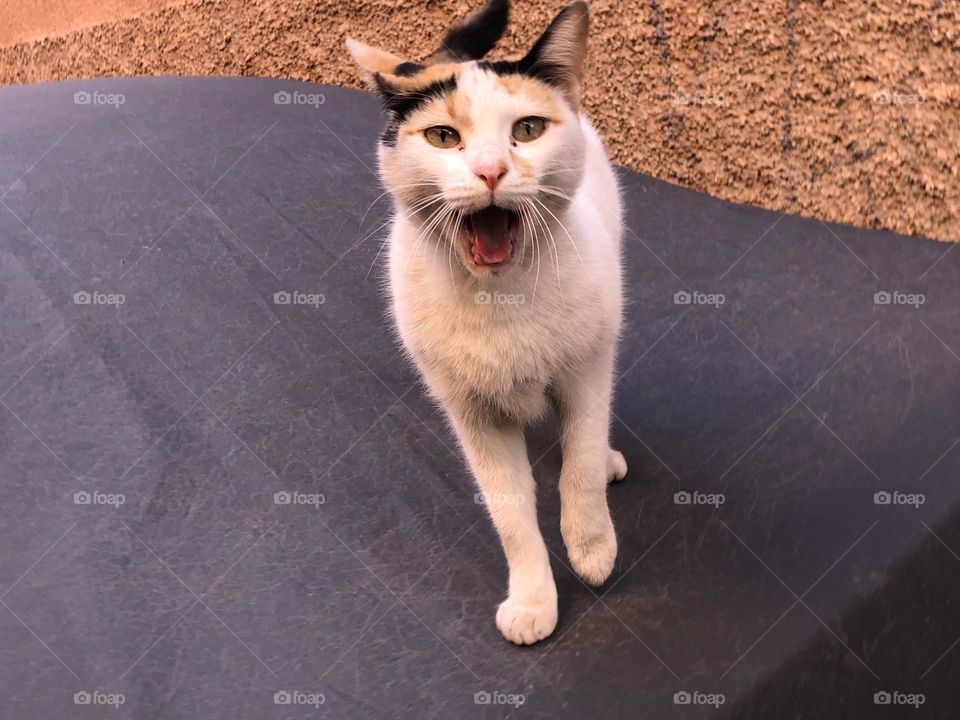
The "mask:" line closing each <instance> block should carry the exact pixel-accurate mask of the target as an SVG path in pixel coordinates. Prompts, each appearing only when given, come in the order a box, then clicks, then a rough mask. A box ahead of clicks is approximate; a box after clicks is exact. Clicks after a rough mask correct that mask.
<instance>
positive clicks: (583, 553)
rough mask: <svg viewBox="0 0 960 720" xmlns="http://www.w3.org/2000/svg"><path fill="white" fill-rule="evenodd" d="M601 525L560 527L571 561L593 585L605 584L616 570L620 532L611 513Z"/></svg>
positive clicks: (575, 568)
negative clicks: (615, 526) (616, 530)
mask: <svg viewBox="0 0 960 720" xmlns="http://www.w3.org/2000/svg"><path fill="white" fill-rule="evenodd" d="M598 524H599V527H592V528H590V529H586V528H583V527H582V526H574V527H575V528H576V529H573V530H569V529H565V528H561V530H562V532H563V542H564V543H565V544H566V546H567V556H568V557H569V558H570V564H571V565H573V569H574V570H576V571H577V575H579V576H580V577H582V578H583V579H584V580H585V581H586V582H588V583H589V584H591V585H594V586H597V585H603V583H604V581H605V580H606V579H607V578H608V577H610V573H611V572H613V563H614V562H615V561H616V559H617V534H616V533H615V532H614V530H613V522H611V520H610V515H609V513H607V514H606V517H605V518H604V520H603V521H600V522H599V523H598Z"/></svg>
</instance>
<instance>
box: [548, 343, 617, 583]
mask: <svg viewBox="0 0 960 720" xmlns="http://www.w3.org/2000/svg"><path fill="white" fill-rule="evenodd" d="M612 384H613V347H612V346H611V347H610V348H609V349H608V350H604V351H603V352H602V353H601V354H599V355H598V356H597V357H596V358H595V359H594V360H593V362H591V363H590V365H589V366H588V367H587V368H585V369H584V368H580V369H578V371H577V372H574V373H570V374H569V375H568V376H566V377H564V378H563V379H562V380H561V382H560V383H559V384H558V387H557V390H558V391H559V392H558V396H559V398H558V399H559V401H560V402H559V410H560V420H561V431H562V433H563V434H562V448H563V469H562V470H561V472H560V503H561V511H560V530H561V533H562V534H563V541H564V544H565V545H566V546H567V555H568V556H569V558H570V563H571V564H572V565H573V569H574V570H576V571H577V574H578V575H580V577H582V578H583V579H584V580H586V581H587V582H588V583H590V584H591V585H600V584H601V583H603V581H604V580H606V579H607V578H608V577H609V576H610V573H611V572H612V571H613V563H614V561H615V560H616V558H617V536H616V533H615V532H614V529H613V521H612V520H611V519H610V509H609V507H608V506H607V484H608V482H609V481H613V480H618V479H621V478H622V477H623V476H624V475H625V474H626V471H627V467H626V462H624V459H623V455H621V454H620V453H619V452H617V451H615V450H612V449H611V448H610V446H609V430H610V428H609V425H610V401H611V393H612Z"/></svg>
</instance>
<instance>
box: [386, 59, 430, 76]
mask: <svg viewBox="0 0 960 720" xmlns="http://www.w3.org/2000/svg"><path fill="white" fill-rule="evenodd" d="M421 70H423V65H421V64H420V63H415V62H402V63H400V64H399V65H397V67H396V69H395V70H394V71H393V74H394V75H399V76H400V77H410V76H411V75H416V74H417V73H418V72H420V71H421Z"/></svg>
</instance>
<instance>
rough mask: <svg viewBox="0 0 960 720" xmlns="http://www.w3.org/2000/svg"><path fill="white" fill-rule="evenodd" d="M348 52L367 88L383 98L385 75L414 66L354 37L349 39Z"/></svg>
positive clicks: (385, 87)
mask: <svg viewBox="0 0 960 720" xmlns="http://www.w3.org/2000/svg"><path fill="white" fill-rule="evenodd" d="M347 52H349V53H350V55H351V56H352V57H353V61H354V62H355V63H356V64H357V67H358V68H359V69H360V75H361V77H362V78H363V81H364V82H365V83H366V84H367V87H368V88H370V90H372V91H373V92H375V93H377V94H378V95H381V96H382V95H384V93H385V91H386V89H387V86H386V84H385V81H384V79H383V75H390V74H394V73H396V72H397V71H398V69H401V70H402V68H404V67H405V66H406V65H410V64H412V63H407V62H406V61H405V60H404V59H403V58H402V57H400V56H399V55H394V54H393V53H391V52H387V51H386V50H381V49H380V48H375V47H373V46H372V45H367V44H366V43H362V42H360V41H359V40H354V39H353V38H352V37H348V38H347Z"/></svg>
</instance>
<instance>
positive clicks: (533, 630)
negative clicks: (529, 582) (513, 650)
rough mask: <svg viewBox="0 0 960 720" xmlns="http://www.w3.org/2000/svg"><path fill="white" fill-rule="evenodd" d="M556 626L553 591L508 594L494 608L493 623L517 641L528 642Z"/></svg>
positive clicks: (538, 639) (506, 636)
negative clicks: (522, 595)
mask: <svg viewBox="0 0 960 720" xmlns="http://www.w3.org/2000/svg"><path fill="white" fill-rule="evenodd" d="M556 626H557V591H556V588H553V592H550V591H549V590H544V591H543V592H540V593H536V594H533V595H526V594H525V595H524V597H522V598H521V597H519V596H514V595H511V596H510V597H508V598H507V599H506V600H504V601H503V602H502V603H500V607H499V608H497V627H498V628H499V629H500V632H501V633H503V636H504V637H505V638H506V639H507V640H509V641H510V642H512V643H516V644H517V645H532V644H533V643H535V642H539V641H540V640H543V639H544V638H545V637H547V636H548V635H549V634H550V633H552V632H553V629H554V628H555V627H556Z"/></svg>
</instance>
